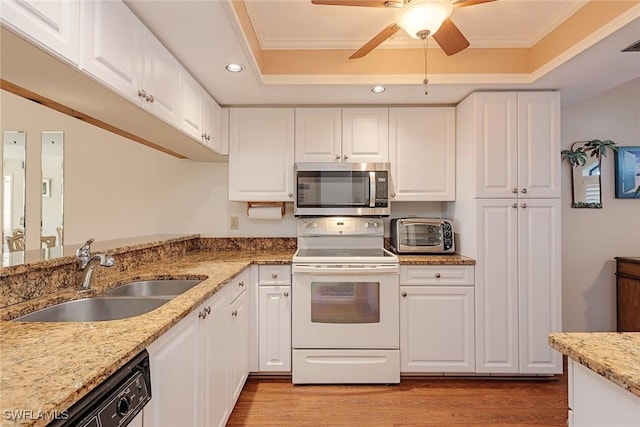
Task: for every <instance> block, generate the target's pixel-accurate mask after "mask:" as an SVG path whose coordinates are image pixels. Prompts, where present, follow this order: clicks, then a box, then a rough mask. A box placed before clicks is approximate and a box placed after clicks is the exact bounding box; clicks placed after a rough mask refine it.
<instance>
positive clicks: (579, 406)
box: [568, 359, 640, 427]
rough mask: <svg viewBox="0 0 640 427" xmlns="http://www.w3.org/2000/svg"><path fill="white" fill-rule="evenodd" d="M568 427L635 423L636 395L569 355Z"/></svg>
mask: <svg viewBox="0 0 640 427" xmlns="http://www.w3.org/2000/svg"><path fill="white" fill-rule="evenodd" d="M568 368H569V369H568V371H569V412H570V415H569V423H568V425H569V427H610V426H616V427H637V426H638V425H639V423H640V397H638V396H636V395H634V394H632V393H631V392H630V391H627V390H625V389H623V388H622V387H620V386H619V385H617V384H614V383H613V382H611V381H609V380H607V379H606V378H604V377H602V376H600V375H598V374H597V373H595V372H593V371H592V370H590V369H589V368H587V367H585V366H583V365H581V364H580V363H578V362H576V361H574V360H573V359H569V366H568Z"/></svg>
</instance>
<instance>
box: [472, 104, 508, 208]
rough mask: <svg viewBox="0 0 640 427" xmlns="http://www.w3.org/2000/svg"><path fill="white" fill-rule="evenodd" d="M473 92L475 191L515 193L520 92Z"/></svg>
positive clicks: (491, 194)
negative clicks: (518, 94)
mask: <svg viewBox="0 0 640 427" xmlns="http://www.w3.org/2000/svg"><path fill="white" fill-rule="evenodd" d="M474 96H476V103H475V108H476V114H475V126H474V130H475V132H474V135H473V138H474V139H475V144H476V145H475V150H476V171H475V183H476V194H475V195H476V197H482V198H508V197H516V196H517V194H516V193H518V191H519V190H518V175H517V174H518V171H517V165H518V144H517V142H518V120H517V117H518V116H517V114H518V97H517V94H516V93H515V92H486V93H477V94H475V95H474ZM469 154H470V153H469ZM514 191H515V193H514Z"/></svg>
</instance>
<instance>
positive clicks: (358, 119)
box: [342, 108, 389, 163]
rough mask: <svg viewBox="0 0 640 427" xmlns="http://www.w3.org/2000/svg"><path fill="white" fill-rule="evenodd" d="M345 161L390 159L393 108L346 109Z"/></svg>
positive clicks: (343, 136) (344, 127)
mask: <svg viewBox="0 0 640 427" xmlns="http://www.w3.org/2000/svg"><path fill="white" fill-rule="evenodd" d="M342 160H343V161H346V162H354V163H357V162H388V161H389V109H388V108H343V109H342Z"/></svg>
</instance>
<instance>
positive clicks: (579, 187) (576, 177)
mask: <svg viewBox="0 0 640 427" xmlns="http://www.w3.org/2000/svg"><path fill="white" fill-rule="evenodd" d="M587 143H588V141H577V142H574V143H573V144H571V151H576V149H577V148H579V147H584V146H585V145H586V144H587ZM588 158H589V159H591V158H593V159H597V163H598V171H599V173H598V202H589V201H586V200H585V201H583V200H576V193H577V192H579V191H580V192H584V185H583V184H582V177H583V176H584V175H583V171H584V168H586V167H587V164H585V165H578V166H572V167H571V207H572V208H580V209H582V208H587V209H602V159H601V157H600V156H596V157H588ZM592 164H593V163H591V164H590V165H592Z"/></svg>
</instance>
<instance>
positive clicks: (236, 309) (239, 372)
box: [227, 292, 249, 406]
mask: <svg viewBox="0 0 640 427" xmlns="http://www.w3.org/2000/svg"><path fill="white" fill-rule="evenodd" d="M227 315H228V316H230V317H231V323H230V325H229V336H230V340H231V343H230V345H229V352H230V355H231V360H230V364H229V375H230V383H229V392H230V402H231V406H233V405H235V402H236V400H238V396H240V392H241V391H242V387H244V383H245V381H246V380H247V377H248V376H249V351H248V348H249V347H248V346H249V335H248V331H249V330H248V325H249V323H248V315H249V313H248V310H247V292H243V293H241V294H240V296H239V297H237V298H236V299H235V300H234V301H233V302H232V303H231V305H230V306H229V311H228V312H227Z"/></svg>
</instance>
